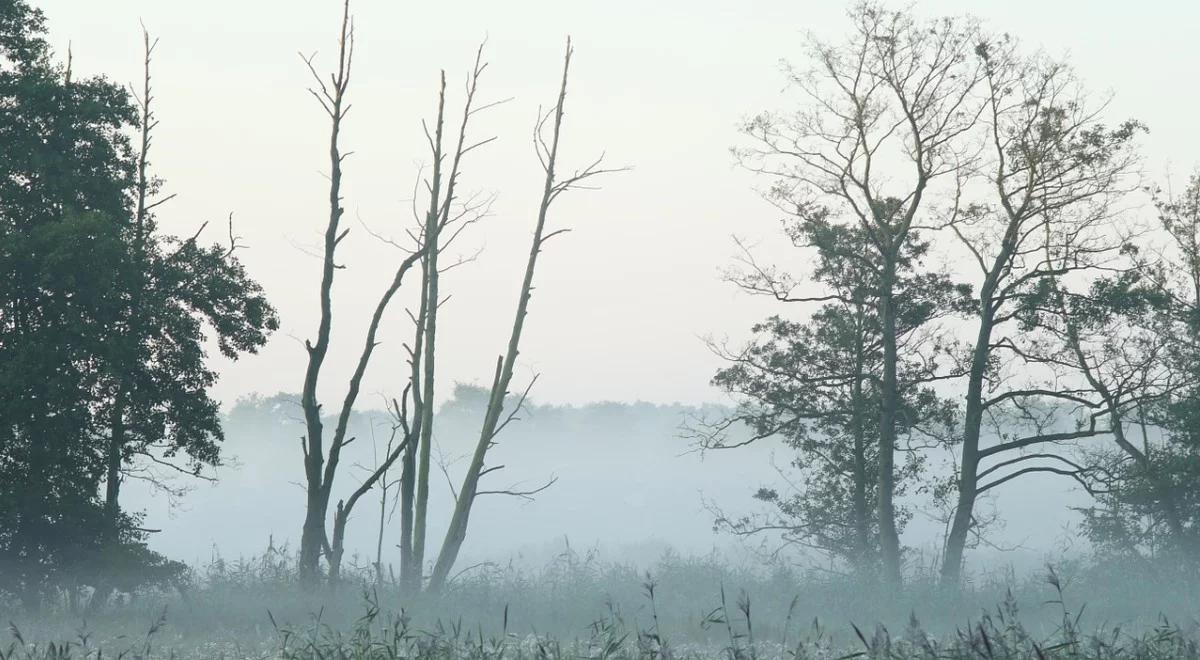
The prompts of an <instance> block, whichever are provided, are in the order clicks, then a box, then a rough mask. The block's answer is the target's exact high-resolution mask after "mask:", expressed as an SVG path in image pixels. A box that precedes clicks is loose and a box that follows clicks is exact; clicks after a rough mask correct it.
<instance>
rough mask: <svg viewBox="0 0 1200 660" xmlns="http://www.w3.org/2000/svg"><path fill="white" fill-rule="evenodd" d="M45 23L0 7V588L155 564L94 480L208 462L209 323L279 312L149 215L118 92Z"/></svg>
mask: <svg viewBox="0 0 1200 660" xmlns="http://www.w3.org/2000/svg"><path fill="white" fill-rule="evenodd" d="M44 34H45V21H44V18H43V16H42V14H41V12H39V11H38V10H36V9H33V8H31V7H30V6H29V5H28V4H26V3H25V2H23V1H18V2H10V3H5V4H4V5H3V7H2V8H0V145H3V148H0V589H5V590H11V591H16V592H19V593H21V594H22V595H23V596H25V597H26V598H28V599H34V598H37V597H38V596H39V594H41V593H42V592H43V591H44V590H45V589H46V588H47V587H49V586H51V585H53V584H59V583H62V582H63V581H70V580H71V579H72V577H71V576H78V575H81V574H84V573H87V574H93V575H94V574H96V573H97V572H102V570H103V568H104V567H105V566H110V567H120V568H122V569H125V571H126V572H127V573H130V572H136V571H139V570H141V569H144V568H146V567H147V565H151V566H157V567H160V568H162V569H164V570H165V569H169V566H167V565H165V564H164V563H163V561H162V560H161V558H156V557H155V556H154V555H153V554H152V553H149V552H148V551H146V549H145V547H144V545H142V541H143V540H144V538H145V532H144V531H143V530H141V529H140V528H139V526H138V516H137V514H136V512H123V511H121V510H120V507H119V502H118V501H117V500H116V495H117V494H118V493H119V489H118V488H109V489H108V492H107V494H105V493H102V484H103V483H104V482H107V483H108V484H111V485H114V486H115V485H118V484H119V481H120V480H121V479H123V478H125V475H127V474H129V472H128V471H129V470H131V469H134V468H135V467H136V465H137V463H138V461H139V459H140V458H145V459H148V460H151V461H155V462H164V463H166V462H171V461H172V458H173V457H176V456H179V457H180V458H182V459H183V461H182V464H181V465H179V464H177V463H172V465H174V466H176V467H180V468H181V469H183V470H185V471H189V472H197V471H198V470H199V469H200V467H201V466H203V465H211V464H215V463H217V462H218V460H219V456H220V453H219V441H220V439H221V430H220V426H219V424H218V415H217V412H218V410H217V405H216V403H215V402H214V401H213V400H212V399H211V398H210V397H209V395H208V388H209V386H211V385H212V384H213V382H214V381H215V379H216V374H215V373H214V372H213V371H212V370H211V369H210V368H209V367H208V366H207V352H206V349H205V345H206V343H207V342H208V338H207V337H206V333H207V332H211V333H212V335H213V336H215V337H216V339H217V343H218V345H219V347H220V350H221V351H222V352H223V353H224V354H226V355H228V356H236V355H237V354H239V353H241V352H245V351H253V350H254V349H255V348H257V347H258V346H260V345H262V343H263V342H264V341H265V339H266V334H267V333H269V332H270V331H271V330H273V329H274V328H275V327H276V326H277V321H276V317H275V312H274V310H273V309H272V308H271V306H270V305H269V304H268V303H267V302H266V300H265V298H264V297H263V294H262V291H261V289H260V288H259V286H258V285H257V284H256V283H255V282H254V281H253V280H252V279H251V278H250V277H249V276H248V274H247V273H246V272H245V270H244V268H243V267H242V266H241V264H240V263H239V262H238V260H237V259H236V258H235V257H234V256H233V255H232V253H231V248H226V247H222V246H219V245H212V246H202V245H200V244H198V239H197V238H195V237H193V238H191V239H188V240H182V241H181V240H178V239H175V238H172V237H170V236H167V235H165V234H163V233H161V232H159V231H157V228H156V226H155V222H154V218H153V214H152V213H150V212H148V211H146V210H145V208H146V207H145V205H144V200H145V196H146V195H148V194H149V195H152V194H153V193H154V192H155V189H156V188H157V185H158V184H157V182H154V181H150V180H148V179H147V178H146V176H145V167H144V165H143V166H139V160H138V154H137V153H136V152H135V149H134V147H133V146H132V141H131V138H130V135H131V133H132V132H133V131H134V130H135V129H137V128H138V127H139V122H141V121H143V120H144V119H143V117H139V113H138V108H137V106H136V105H135V104H134V102H133V99H131V97H130V94H129V93H128V92H126V91H125V90H124V89H123V88H122V87H120V86H118V85H116V84H114V83H112V82H110V81H108V80H107V79H105V78H103V77H94V78H87V79H75V78H73V77H72V72H71V71H70V69H69V67H64V66H62V65H61V64H58V63H56V62H55V61H54V59H53V57H52V53H51V51H50V48H49V47H48V46H47V44H46V41H45V38H44ZM114 482H116V483H114ZM106 496H107V497H106ZM105 499H107V501H105ZM168 572H169V571H168ZM161 574H162V573H161V571H147V572H145V573H144V574H143V577H154V576H156V575H161Z"/></svg>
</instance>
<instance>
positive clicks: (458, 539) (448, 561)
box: [429, 40, 599, 592]
mask: <svg viewBox="0 0 1200 660" xmlns="http://www.w3.org/2000/svg"><path fill="white" fill-rule="evenodd" d="M571 54H572V49H571V44H570V41H569V40H568V42H567V52H566V56H565V58H564V61H563V73H562V83H561V86H560V87H559V94H558V103H557V105H556V106H555V109H554V112H553V120H554V123H553V133H552V135H551V139H550V141H549V144H548V145H546V148H545V153H544V154H542V156H543V167H544V169H545V174H546V176H545V180H544V183H543V188H542V199H541V204H540V205H539V207H538V216H537V223H536V225H535V226H534V232H533V240H532V242H531V244H530V248H529V258H528V260H527V262H526V264H525V276H524V279H523V280H522V282H521V291H520V295H519V297H518V299H517V309H516V314H515V318H514V319H513V325H512V332H511V334H510V336H509V340H508V348H507V351H506V352H505V354H504V355H503V356H501V357H500V358H499V359H498V360H497V362H496V374H495V377H494V379H493V381H492V389H491V395H490V396H489V398H488V406H487V412H486V414H485V415H484V421H483V427H482V429H481V430H480V434H479V440H478V442H477V443H476V445H475V452H474V454H473V455H472V457H471V463H470V465H469V466H468V468H467V473H466V475H465V477H464V478H463V483H462V487H461V488H460V489H459V493H458V500H457V501H456V502H455V506H454V513H453V514H452V515H451V518H450V524H449V526H448V528H447V530H446V537H445V539H444V540H443V541H442V547H441V551H440V552H439V553H438V557H437V561H436V562H435V564H434V567H433V572H432V574H431V575H430V578H429V590H430V591H433V592H436V591H439V590H440V589H441V588H442V587H443V586H445V584H446V581H447V580H448V579H449V577H450V569H451V568H453V566H454V563H455V561H457V559H458V553H459V551H460V550H461V549H462V544H463V541H464V540H466V536H467V524H468V522H469V520H470V516H471V508H472V507H473V505H474V503H475V497H476V494H477V493H478V489H479V478H480V476H481V475H482V473H483V463H484V458H485V457H486V455H487V451H488V449H489V448H490V447H491V445H492V441H493V440H494V439H495V437H496V433H497V432H498V429H499V427H500V425H501V419H500V416H501V414H502V412H503V410H504V401H505V398H506V397H507V395H508V387H509V384H510V383H511V382H512V375H513V367H514V366H515V364H516V361H517V355H518V354H519V352H520V343H521V333H522V330H523V329H524V327H525V317H526V316H527V315H528V313H529V300H530V297H531V296H532V293H533V275H534V270H535V268H536V266H537V258H538V254H540V253H541V250H542V246H543V244H544V243H545V241H546V240H547V239H548V238H549V237H551V236H553V235H554V234H555V233H557V232H551V233H550V234H547V233H546V217H547V215H548V214H549V211H550V205H551V204H552V203H553V201H554V199H555V197H557V196H558V194H560V193H562V192H563V191H565V190H567V189H568V188H569V187H570V184H571V182H572V181H578V180H579V179H581V178H583V177H585V176H589V175H590V174H596V173H598V171H596V170H592V169H591V168H589V170H586V171H585V172H584V173H583V174H576V175H575V176H574V177H573V178H572V179H571V180H568V181H566V182H559V181H557V179H556V175H555V173H556V169H555V168H556V166H557V160H558V145H559V138H560V135H561V128H562V118H563V108H564V105H565V102H566V95H567V76H568V72H569V71H570V67H571ZM542 144H545V143H542ZM598 162H599V161H597V163H598ZM593 167H595V165H593ZM589 172H590V174H589ZM560 231H564V230H560ZM431 304H434V303H432V302H431ZM516 405H517V406H520V402H518V403H517V404H516Z"/></svg>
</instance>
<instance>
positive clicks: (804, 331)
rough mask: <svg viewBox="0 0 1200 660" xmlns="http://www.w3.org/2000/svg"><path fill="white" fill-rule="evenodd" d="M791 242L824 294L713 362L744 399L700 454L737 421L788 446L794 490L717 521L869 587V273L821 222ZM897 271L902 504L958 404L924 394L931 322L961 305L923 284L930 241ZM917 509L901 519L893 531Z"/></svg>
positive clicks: (874, 563) (872, 392)
mask: <svg viewBox="0 0 1200 660" xmlns="http://www.w3.org/2000/svg"><path fill="white" fill-rule="evenodd" d="M788 233H789V234H790V235H791V237H792V239H793V241H794V242H796V243H797V245H803V246H811V247H815V248H816V250H817V259H816V264H815V267H814V269H813V274H812V279H813V280H815V281H816V282H818V283H820V284H822V285H823V286H824V287H825V288H826V290H827V291H828V292H829V293H828V295H823V296H819V297H817V298H816V300H823V301H827V302H824V303H823V304H822V305H821V306H820V307H819V308H818V309H817V310H816V311H815V312H814V313H813V314H812V315H811V316H810V317H809V318H808V320H807V321H806V322H798V321H792V320H787V319H784V318H782V317H780V316H778V315H776V316H772V317H771V318H769V319H767V320H766V321H764V322H762V323H759V324H757V325H755V326H754V328H753V332H754V333H755V335H756V339H755V340H754V341H753V342H752V343H751V344H750V345H749V346H747V347H746V348H744V349H742V350H738V351H729V350H726V349H723V348H718V353H719V354H720V355H721V356H722V357H724V358H725V359H726V360H728V361H729V363H730V364H729V366H727V367H725V368H723V369H721V370H720V371H719V372H718V373H717V375H716V377H715V378H714V379H713V382H714V384H715V385H717V386H718V387H720V388H722V389H723V390H725V391H727V392H730V393H733V394H735V395H736V396H737V397H738V398H739V399H740V401H739V404H738V408H737V410H736V412H735V413H734V414H733V415H732V416H729V417H726V418H725V419H723V420H721V421H719V422H717V423H716V424H714V425H712V426H710V427H708V428H707V429H706V430H704V431H703V432H702V436H701V439H702V441H703V443H704V445H705V446H707V447H728V446H731V445H730V444H729V443H728V442H726V440H725V437H724V433H725V431H727V430H729V429H731V428H732V427H733V426H735V425H738V424H745V425H748V426H749V427H750V428H751V429H752V431H753V435H752V436H751V437H750V439H749V440H744V441H741V442H739V443H735V444H744V443H745V442H752V441H755V440H758V439H762V438H767V437H772V436H776V437H779V438H781V439H783V441H784V442H785V443H786V444H787V445H788V446H789V447H791V448H792V449H794V450H795V452H796V453H795V456H794V458H793V459H792V460H791V463H790V466H791V468H792V469H791V470H790V471H788V472H787V473H786V474H784V475H783V476H784V478H785V479H786V481H787V483H788V484H789V486H790V487H789V490H788V491H787V492H784V493H780V492H779V490H777V489H775V488H767V487H764V488H761V489H759V491H758V492H757V494H756V495H755V496H756V497H757V498H758V499H760V500H764V501H767V502H770V503H771V504H772V505H773V507H772V509H773V510H772V512H771V513H769V514H766V515H764V516H742V517H729V516H725V515H724V514H721V513H720V512H719V511H718V514H719V518H718V523H719V525H720V526H725V527H727V528H729V529H730V530H732V531H733V532H735V533H738V534H742V535H749V534H756V533H759V532H763V531H777V532H779V533H781V535H782V538H783V540H784V541H786V542H788V543H794V544H798V545H801V546H804V547H808V548H810V549H815V550H817V551H818V552H821V553H824V554H828V555H830V556H832V557H834V558H835V559H838V560H840V561H841V562H842V563H844V564H845V565H848V566H849V567H851V568H852V569H853V570H854V571H855V572H856V573H857V574H859V575H860V576H865V577H868V578H869V577H872V576H877V575H878V574H879V570H880V568H881V561H882V557H881V554H880V544H879V527H878V520H877V519H876V517H875V516H874V515H873V512H874V511H875V509H876V507H877V505H878V480H877V479H876V475H877V474H878V470H879V453H878V444H877V443H876V442H875V438H877V437H878V433H879V426H878V422H879V414H880V412H879V411H880V405H881V398H880V397H881V384H882V372H883V359H884V355H883V351H882V337H881V332H882V328H881V325H880V318H879V304H878V291H879V283H878V280H879V277H880V269H879V268H878V264H877V263H876V262H875V261H874V260H873V259H872V258H871V253H870V250H869V249H868V245H867V241H868V240H869V238H868V237H867V235H866V233H865V232H864V231H863V230H861V229H860V228H858V227H856V226H854V225H841V224H835V223H832V222H830V220H829V218H828V217H827V216H826V215H825V214H824V213H816V214H812V215H810V216H809V217H808V218H807V219H802V220H799V221H794V222H792V223H791V224H790V225H789V228H788ZM905 248H906V249H905V251H904V253H903V254H902V255H901V258H900V259H899V260H898V273H899V278H898V281H897V283H896V288H895V296H896V307H897V310H898V315H897V329H898V334H899V338H900V348H901V351H902V354H903V355H904V356H905V357H904V358H903V359H902V360H901V364H900V368H899V381H900V383H901V387H900V389H901V407H900V414H899V415H898V416H897V417H898V424H897V426H898V433H899V435H900V437H901V438H903V439H904V440H905V443H904V449H905V451H904V456H905V461H904V463H903V464H902V465H901V466H900V469H899V470H897V472H896V489H895V492H896V494H897V495H903V494H904V493H905V492H907V491H908V489H909V488H910V487H911V486H913V485H914V484H919V483H920V478H921V477H922V476H923V468H924V466H925V460H924V455H923V454H922V453H920V452H918V451H914V449H916V448H917V447H921V446H927V445H929V444H940V443H942V442H943V441H944V440H945V439H946V438H948V437H949V436H950V435H951V433H950V428H951V427H952V425H953V422H954V407H953V405H952V404H951V403H949V402H948V401H945V400H943V399H941V398H940V397H938V396H937V394H936V393H935V392H934V391H933V389H932V388H931V387H930V386H929V382H930V380H931V379H933V378H936V377H937V376H936V374H937V373H939V371H940V370H939V369H938V368H937V367H936V364H937V362H938V360H939V358H945V357H947V353H946V350H945V348H946V347H944V346H941V345H940V344H938V342H937V337H938V333H934V332H931V329H932V328H933V326H932V324H933V323H934V322H935V321H936V320H937V319H938V318H939V317H940V316H942V315H944V314H945V313H946V311H947V310H952V309H954V308H955V307H956V305H957V301H959V300H961V299H962V297H963V296H964V295H965V293H966V292H965V291H964V290H962V289H961V288H958V287H954V286H952V285H951V284H950V283H949V281H948V280H947V279H946V278H944V277H941V276H938V275H935V274H931V273H924V272H922V271H921V269H920V261H921V259H922V257H924V256H925V255H926V254H927V252H928V250H929V244H928V243H927V242H925V241H923V240H921V239H920V237H919V236H913V238H912V240H911V241H910V242H909V243H907V244H906V246H905ZM746 263H747V264H748V265H749V266H750V268H749V271H748V272H743V273H740V274H735V275H734V276H733V279H734V281H735V282H736V283H738V284H739V285H740V286H741V287H742V288H743V289H746V290H749V291H751V292H759V293H763V292H768V293H771V294H772V295H773V296H774V297H776V298H778V299H781V300H786V301H790V302H805V301H808V302H811V301H813V300H814V299H809V298H803V297H797V296H795V295H793V294H792V293H791V292H790V290H791V289H792V288H793V287H794V285H795V283H794V282H791V281H790V278H788V277H787V276H785V275H782V274H780V273H778V272H775V271H774V270H773V269H767V268H762V267H758V266H757V265H755V264H754V263H753V261H752V260H751V259H747V260H746ZM911 515H912V512H911V510H910V509H908V508H907V507H904V506H900V507H898V508H897V523H898V525H899V527H900V528H901V529H902V528H903V526H904V524H905V522H907V520H908V519H909V518H911Z"/></svg>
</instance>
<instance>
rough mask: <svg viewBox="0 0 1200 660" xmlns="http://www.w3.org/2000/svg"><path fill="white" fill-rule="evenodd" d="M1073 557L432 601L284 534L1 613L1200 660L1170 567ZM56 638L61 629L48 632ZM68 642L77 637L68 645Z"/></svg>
mask: <svg viewBox="0 0 1200 660" xmlns="http://www.w3.org/2000/svg"><path fill="white" fill-rule="evenodd" d="M1112 568H1113V567H1112V566H1105V565H1090V564H1084V563H1081V562H1063V563H1062V564H1061V565H1060V566H1059V567H1057V568H1055V569H1052V570H1049V571H1047V572H1045V573H1043V574H1041V575H1036V576H1033V575H1031V576H1025V577H1017V576H1015V575H1013V574H1012V573H1011V572H1008V573H1005V572H997V573H993V574H988V575H982V576H978V577H977V579H976V580H975V581H974V582H973V583H972V584H971V585H970V586H969V587H968V588H967V589H965V590H964V591H963V592H962V593H960V594H955V595H953V596H949V595H947V593H946V592H945V591H944V590H940V589H938V588H937V586H936V584H935V583H934V581H933V580H932V579H931V577H929V576H914V577H913V579H912V580H911V581H910V583H909V585H908V587H907V588H906V589H905V591H904V593H903V594H892V593H886V592H880V591H877V590H873V589H869V588H866V587H864V586H862V585H857V584H855V583H853V582H852V581H850V580H848V579H846V578H843V577H837V576H829V575H821V574H816V573H810V572H803V571H799V570H796V569H790V568H786V567H782V566H774V567H769V568H762V567H755V566H743V565H738V564H735V563H730V562H729V561H726V560H724V559H723V558H721V557H717V556H715V555H714V556H705V557H680V556H678V555H674V554H667V555H665V556H664V557H663V558H662V559H661V560H660V561H658V562H657V563H656V564H655V565H654V566H652V567H650V571H649V572H646V571H644V570H641V569H639V568H638V567H635V566H632V565H629V564H624V563H620V562H610V561H605V560H603V559H602V558H601V557H599V555H598V553H595V552H585V553H579V552H576V551H574V550H571V549H569V548H568V549H564V551H563V552H562V553H560V554H559V556H558V557H557V558H556V559H555V560H554V561H552V562H550V563H548V564H547V565H545V566H543V567H541V568H539V569H537V570H523V569H519V568H517V567H515V566H513V565H495V564H486V565H481V566H477V567H473V568H472V569H470V570H468V571H466V572H464V573H462V574H460V575H459V576H458V577H457V578H456V579H455V580H454V582H453V583H452V584H451V585H450V588H449V589H448V590H447V591H446V592H445V593H443V594H441V595H439V596H438V597H436V598H434V597H430V596H410V595H405V594H403V593H402V592H401V591H400V590H399V588H398V587H397V586H396V584H395V582H394V581H393V580H392V579H390V577H389V576H387V575H386V574H385V576H384V579H382V580H380V579H378V576H377V575H376V573H375V571H374V569H373V567H370V566H369V565H368V564H367V563H365V562H359V563H357V564H354V563H353V562H352V570H350V571H349V572H348V573H349V575H348V578H347V580H346V581H345V582H344V583H343V584H341V585H339V587H338V588H337V589H336V590H333V591H322V592H320V593H316V594H313V593H304V592H302V591H299V590H297V589H296V588H295V587H294V585H295V562H294V559H293V557H292V556H291V553H289V552H288V551H287V549H286V548H276V547H274V546H271V547H269V548H268V551H267V552H264V553H263V554H262V555H260V556H257V557H253V558H248V559H240V560H234V561H230V560H226V559H223V558H221V557H219V556H217V555H215V554H214V556H213V557H212V559H211V560H210V561H209V562H208V563H207V564H206V565H205V566H203V567H199V568H197V569H195V571H194V574H193V575H192V576H191V580H190V584H188V585H181V588H179V589H177V590H176V589H173V590H158V591H146V592H144V593H138V594H136V595H135V597H134V599H133V601H132V602H131V603H129V604H124V605H114V606H111V607H106V608H101V609H99V610H98V611H97V612H96V613H95V614H93V615H90V617H89V618H87V619H86V620H85V619H84V618H83V617H82V616H81V615H80V614H79V613H74V612H71V611H70V610H68V609H65V608H57V607H55V606H53V604H50V605H48V606H47V607H46V608H44V609H43V610H40V611H38V612H28V611H22V610H18V609H14V608H9V609H8V610H2V609H0V617H3V618H0V621H4V620H11V621H12V625H11V628H10V631H9V633H10V634H9V637H10V639H9V640H8V642H7V643H6V644H5V643H0V660H10V659H15V658H21V659H25V658H67V657H70V658H89V659H91V658H95V659H96V660H99V659H100V658H109V657H128V658H149V657H173V658H219V657H224V658H260V657H261V658H297V659H299V658H314V659H315V658H480V659H482V658H495V659H499V658H510V659H520V658H663V659H667V658H728V659H730V660H742V659H746V658H754V659H758V658H763V659H767V658H841V657H845V658H849V657H862V658H930V659H933V658H1087V659H1092V658H1095V659H1097V660H1100V659H1107V658H1200V654H1198V652H1197V641H1198V640H1200V635H1197V633H1196V630H1195V616H1196V614H1197V613H1200V607H1197V599H1198V598H1200V596H1197V590H1196V588H1195V586H1196V582H1195V581H1194V580H1191V579H1185V578H1183V577H1181V576H1180V575H1178V574H1175V573H1172V572H1170V571H1168V570H1166V569H1154V570H1151V569H1150V568H1147V567H1139V570H1136V571H1134V570H1123V571H1121V572H1115V571H1113V570H1112ZM51 640H54V641H51ZM60 640H67V641H60Z"/></svg>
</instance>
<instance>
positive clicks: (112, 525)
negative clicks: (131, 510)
mask: <svg viewBox="0 0 1200 660" xmlns="http://www.w3.org/2000/svg"><path fill="white" fill-rule="evenodd" d="M124 447H125V390H124V388H121V387H118V389H117V395H116V398H115V400H114V402H113V410H112V422H111V428H110V429H109V437H108V449H107V452H106V455H105V457H104V463H105V465H104V468H105V469H104V472H105V483H104V518H105V521H106V522H107V524H108V529H107V530H105V534H107V535H108V542H109V543H116V542H117V539H118V536H119V534H118V532H119V530H120V526H121V503H120V499H121V458H122V456H121V454H122V450H123V449H124Z"/></svg>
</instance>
